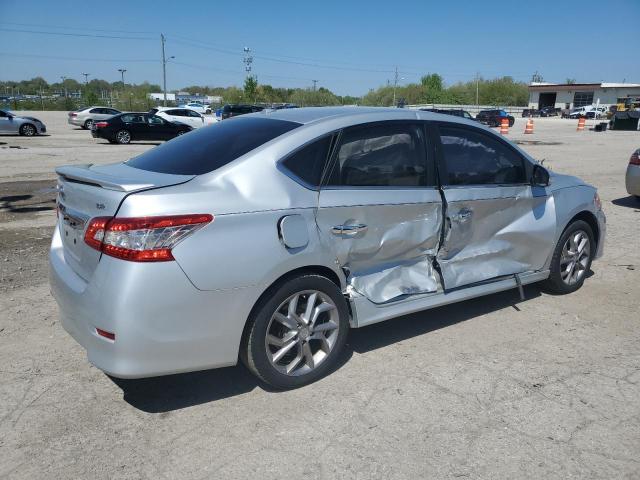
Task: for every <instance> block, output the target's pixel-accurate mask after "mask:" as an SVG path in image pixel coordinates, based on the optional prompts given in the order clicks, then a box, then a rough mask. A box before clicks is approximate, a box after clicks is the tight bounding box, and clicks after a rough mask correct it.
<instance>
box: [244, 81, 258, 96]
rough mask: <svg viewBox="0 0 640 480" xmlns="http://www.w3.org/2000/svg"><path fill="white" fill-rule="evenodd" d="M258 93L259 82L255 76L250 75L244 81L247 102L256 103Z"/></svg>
mask: <svg viewBox="0 0 640 480" xmlns="http://www.w3.org/2000/svg"><path fill="white" fill-rule="evenodd" d="M257 91H258V80H256V77H254V76H253V75H248V76H247V78H245V79H244V95H245V98H246V99H247V101H249V102H255V100H256V93H257Z"/></svg>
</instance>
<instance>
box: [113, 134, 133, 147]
mask: <svg viewBox="0 0 640 480" xmlns="http://www.w3.org/2000/svg"><path fill="white" fill-rule="evenodd" d="M116 142H118V143H119V144H120V145H127V144H129V143H131V134H130V133H129V131H128V130H118V132H116Z"/></svg>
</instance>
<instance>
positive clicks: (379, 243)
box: [316, 188, 442, 303]
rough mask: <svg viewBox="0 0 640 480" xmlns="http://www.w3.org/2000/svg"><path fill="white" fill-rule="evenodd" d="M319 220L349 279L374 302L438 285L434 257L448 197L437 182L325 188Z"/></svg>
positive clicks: (320, 228) (320, 205) (423, 290)
mask: <svg viewBox="0 0 640 480" xmlns="http://www.w3.org/2000/svg"><path fill="white" fill-rule="evenodd" d="M316 221H317V225H318V228H319V230H320V237H321V239H322V241H323V242H324V243H325V244H326V245H327V246H328V248H330V249H331V250H332V251H333V252H334V253H335V256H336V261H337V263H338V264H339V265H340V267H342V268H343V269H344V270H345V272H346V273H347V281H348V283H349V285H351V287H352V288H353V289H354V290H355V291H356V292H358V293H360V294H361V295H364V296H366V297H367V298H368V299H369V300H371V301H372V302H374V303H384V302H388V301H391V300H393V299H395V298H398V297H401V296H403V295H410V294H416V293H426V292H435V291H437V290H438V287H439V280H438V276H437V272H435V271H434V268H433V259H434V258H435V256H436V254H437V250H438V244H439V240H440V231H441V225H442V201H441V197H440V192H439V191H438V190H437V189H436V188H432V189H416V190H389V191H380V190H323V191H321V193H320V202H319V208H318V212H317V215H316ZM340 228H342V229H343V231H342V232H341V231H340V230H339V229H340Z"/></svg>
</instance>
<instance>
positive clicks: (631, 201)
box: [611, 195, 640, 209]
mask: <svg viewBox="0 0 640 480" xmlns="http://www.w3.org/2000/svg"><path fill="white" fill-rule="evenodd" d="M611 203H613V204H614V205H617V206H618V207H628V208H637V209H640V200H638V199H636V197H634V196H633V195H629V196H627V197H620V198H616V199H615V200H611Z"/></svg>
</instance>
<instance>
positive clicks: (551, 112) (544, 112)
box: [540, 107, 562, 117]
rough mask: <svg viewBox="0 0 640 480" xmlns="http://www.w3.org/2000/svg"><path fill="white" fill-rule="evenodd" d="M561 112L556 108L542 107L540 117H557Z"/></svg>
mask: <svg viewBox="0 0 640 480" xmlns="http://www.w3.org/2000/svg"><path fill="white" fill-rule="evenodd" d="M561 110H562V109H561V108H556V107H542V108H541V109H540V116H541V117H557V116H558V115H560V111H561Z"/></svg>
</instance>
